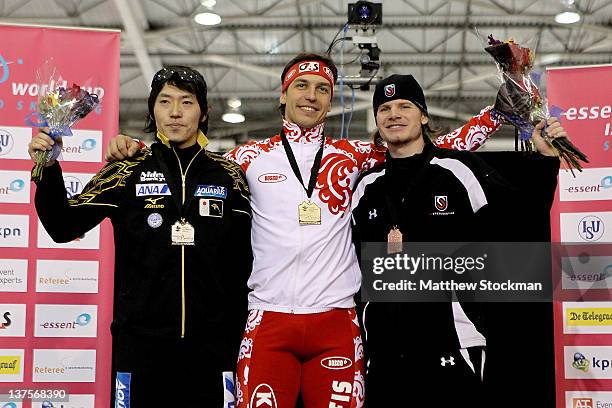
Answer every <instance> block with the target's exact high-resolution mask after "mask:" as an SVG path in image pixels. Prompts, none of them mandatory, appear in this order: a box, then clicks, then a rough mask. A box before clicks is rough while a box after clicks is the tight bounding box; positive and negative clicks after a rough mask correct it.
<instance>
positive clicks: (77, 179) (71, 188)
mask: <svg viewBox="0 0 612 408" xmlns="http://www.w3.org/2000/svg"><path fill="white" fill-rule="evenodd" d="M63 176H64V186H65V187H66V196H67V197H68V198H70V197H72V196H74V195H76V194H81V192H82V191H83V187H85V185H86V184H87V183H89V180H91V178H92V177H93V176H94V174H91V173H63Z"/></svg>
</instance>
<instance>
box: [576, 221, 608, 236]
mask: <svg viewBox="0 0 612 408" xmlns="http://www.w3.org/2000/svg"><path fill="white" fill-rule="evenodd" d="M578 233H579V234H580V237H582V239H584V240H585V241H597V240H598V239H599V238H601V237H602V236H603V233H604V223H603V221H602V220H601V219H600V218H599V217H596V216H594V215H589V216H586V217H584V218H583V219H581V220H580V224H579V226H578Z"/></svg>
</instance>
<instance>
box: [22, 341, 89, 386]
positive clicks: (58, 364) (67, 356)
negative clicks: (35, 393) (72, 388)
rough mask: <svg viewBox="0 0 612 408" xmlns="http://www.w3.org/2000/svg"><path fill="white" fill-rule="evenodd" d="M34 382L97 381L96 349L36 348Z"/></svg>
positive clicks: (33, 371)
mask: <svg viewBox="0 0 612 408" xmlns="http://www.w3.org/2000/svg"><path fill="white" fill-rule="evenodd" d="M33 356H34V357H33V360H34V361H33V365H32V381H33V382H95V381H96V350H72V349H70V350H66V349H52V350H47V349H34V354H33Z"/></svg>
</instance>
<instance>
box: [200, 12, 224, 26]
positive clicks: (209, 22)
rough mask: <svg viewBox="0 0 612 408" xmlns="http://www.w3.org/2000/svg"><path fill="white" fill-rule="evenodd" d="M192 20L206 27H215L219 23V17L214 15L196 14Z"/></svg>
mask: <svg viewBox="0 0 612 408" xmlns="http://www.w3.org/2000/svg"><path fill="white" fill-rule="evenodd" d="M193 19H194V20H195V22H196V23H198V24H202V25H206V26H213V25H217V24H219V23H220V22H221V16H220V15H218V14H215V13H198V14H196V15H195V17H194V18H193Z"/></svg>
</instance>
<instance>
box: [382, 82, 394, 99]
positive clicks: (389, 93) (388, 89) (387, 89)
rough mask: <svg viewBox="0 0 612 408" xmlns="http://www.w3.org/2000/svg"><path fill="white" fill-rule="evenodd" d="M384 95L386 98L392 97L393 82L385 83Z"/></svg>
mask: <svg viewBox="0 0 612 408" xmlns="http://www.w3.org/2000/svg"><path fill="white" fill-rule="evenodd" d="M384 90H385V96H386V97H387V98H390V97H392V96H393V95H395V84H389V85H385V88H384Z"/></svg>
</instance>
